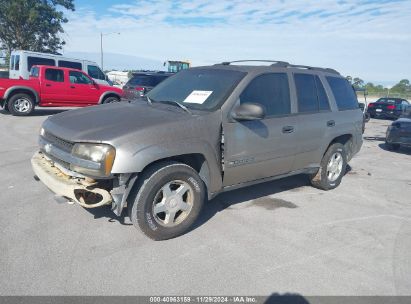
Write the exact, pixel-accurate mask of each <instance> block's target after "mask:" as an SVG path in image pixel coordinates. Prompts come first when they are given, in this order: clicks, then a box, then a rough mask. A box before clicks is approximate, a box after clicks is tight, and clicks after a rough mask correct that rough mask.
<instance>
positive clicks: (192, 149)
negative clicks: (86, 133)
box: [112, 139, 222, 193]
mask: <svg viewBox="0 0 411 304" xmlns="http://www.w3.org/2000/svg"><path fill="white" fill-rule="evenodd" d="M187 154H201V155H203V156H204V159H205V160H206V163H207V166H208V168H207V169H208V182H207V183H208V187H209V189H208V190H209V191H210V192H212V193H215V192H218V191H220V190H221V187H222V177H221V168H220V164H219V160H218V156H217V155H218V154H217V152H216V149H214V148H213V147H212V146H211V145H210V144H209V143H208V142H206V141H202V140H198V139H191V140H190V139H189V140H187V139H186V140H184V141H180V142H178V141H177V142H176V141H173V142H164V143H161V144H156V145H151V146H148V147H145V148H143V149H141V150H138V151H133V152H128V151H124V150H122V149H121V148H120V149H119V150H118V151H116V160H115V162H114V165H113V169H112V173H114V174H116V173H139V172H142V171H143V170H144V168H146V167H147V166H148V165H150V164H152V163H153V162H156V161H160V160H162V159H166V158H171V157H178V156H183V155H187Z"/></svg>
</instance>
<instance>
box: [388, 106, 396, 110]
mask: <svg viewBox="0 0 411 304" xmlns="http://www.w3.org/2000/svg"><path fill="white" fill-rule="evenodd" d="M387 110H395V106H394V105H389V106H387Z"/></svg>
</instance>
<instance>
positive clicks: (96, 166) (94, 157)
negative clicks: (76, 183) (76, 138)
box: [70, 143, 116, 177]
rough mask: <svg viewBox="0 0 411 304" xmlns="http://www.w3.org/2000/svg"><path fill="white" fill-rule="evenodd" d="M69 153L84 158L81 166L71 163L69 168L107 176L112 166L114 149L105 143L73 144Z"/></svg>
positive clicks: (98, 175) (97, 175)
mask: <svg viewBox="0 0 411 304" xmlns="http://www.w3.org/2000/svg"><path fill="white" fill-rule="evenodd" d="M71 154H72V155H73V156H74V157H77V158H80V159H82V160H85V162H84V164H82V165H81V166H78V165H74V164H71V165H70V169H71V170H73V171H76V172H78V173H82V174H85V175H91V176H96V177H107V176H109V175H110V173H111V169H112V168H113V163H114V158H115V157H116V150H115V149H114V147H112V146H110V145H107V144H83V143H82V144H75V145H74V147H73V149H72V151H71Z"/></svg>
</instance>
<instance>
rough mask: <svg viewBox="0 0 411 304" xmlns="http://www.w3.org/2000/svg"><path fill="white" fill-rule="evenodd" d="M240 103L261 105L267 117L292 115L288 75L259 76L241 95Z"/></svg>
mask: <svg viewBox="0 0 411 304" xmlns="http://www.w3.org/2000/svg"><path fill="white" fill-rule="evenodd" d="M240 103H258V104H261V105H262V106H264V108H265V111H266V115H267V116H277V115H286V114H290V112H291V103H290V88H289V84H288V77H287V74H285V73H272V74H264V75H260V76H257V77H256V78H254V79H253V80H252V81H251V82H250V83H249V84H248V86H247V88H246V89H245V90H244V91H243V92H242V93H241V95H240Z"/></svg>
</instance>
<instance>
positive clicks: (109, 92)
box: [98, 91, 121, 104]
mask: <svg viewBox="0 0 411 304" xmlns="http://www.w3.org/2000/svg"><path fill="white" fill-rule="evenodd" d="M109 97H117V98H118V99H121V96H120V94H119V93H117V92H114V91H107V92H104V93H103V94H101V96H100V99H99V101H98V103H99V104H101V103H103V101H104V100H105V99H106V98H109Z"/></svg>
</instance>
